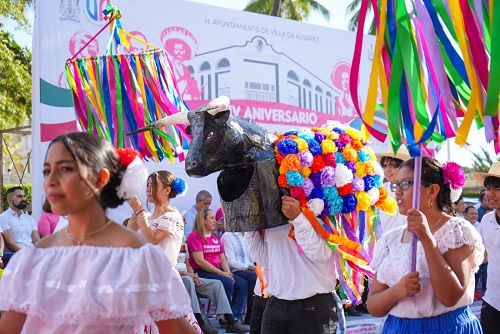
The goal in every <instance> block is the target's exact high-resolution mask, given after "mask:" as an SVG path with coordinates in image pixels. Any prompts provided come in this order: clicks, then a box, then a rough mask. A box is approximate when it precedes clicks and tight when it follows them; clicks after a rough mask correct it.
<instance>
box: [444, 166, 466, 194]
mask: <svg viewBox="0 0 500 334" xmlns="http://www.w3.org/2000/svg"><path fill="white" fill-rule="evenodd" d="M443 179H444V184H449V185H450V199H451V202H452V203H455V202H456V201H458V199H459V198H460V195H461V194H462V187H463V186H464V184H465V173H464V171H463V169H462V167H460V165H458V164H457V163H455V162H451V161H450V162H446V163H444V164H443Z"/></svg>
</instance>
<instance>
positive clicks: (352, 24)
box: [346, 0, 376, 35]
mask: <svg viewBox="0 0 500 334" xmlns="http://www.w3.org/2000/svg"><path fill="white" fill-rule="evenodd" d="M361 1H362V0H353V1H352V2H351V3H350V4H349V5H348V6H347V13H346V15H352V16H351V18H350V19H349V23H348V24H347V29H349V30H351V31H355V30H356V29H357V28H358V23H359V12H360V9H361ZM370 14H373V9H372V3H371V2H369V3H368V13H367V17H368V16H369V15H370ZM368 33H369V34H370V35H375V33H376V24H375V19H372V21H371V23H370V29H369V30H368Z"/></svg>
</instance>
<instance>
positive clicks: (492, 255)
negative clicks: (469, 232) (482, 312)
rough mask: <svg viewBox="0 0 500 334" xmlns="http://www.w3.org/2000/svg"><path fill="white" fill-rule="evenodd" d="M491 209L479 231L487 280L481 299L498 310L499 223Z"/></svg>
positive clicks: (499, 291) (499, 298) (499, 271)
mask: <svg viewBox="0 0 500 334" xmlns="http://www.w3.org/2000/svg"><path fill="white" fill-rule="evenodd" d="M495 212H496V210H493V211H492V212H490V213H487V214H485V215H484V216H483V219H481V224H480V228H479V231H480V233H481V236H482V237H483V243H484V248H485V249H486V251H487V252H488V280H487V281H486V293H485V295H484V297H483V300H484V301H485V302H487V303H488V304H490V305H491V306H493V307H494V308H495V309H497V311H500V252H499V250H500V225H498V223H497V221H496V218H495V214H496V213H495Z"/></svg>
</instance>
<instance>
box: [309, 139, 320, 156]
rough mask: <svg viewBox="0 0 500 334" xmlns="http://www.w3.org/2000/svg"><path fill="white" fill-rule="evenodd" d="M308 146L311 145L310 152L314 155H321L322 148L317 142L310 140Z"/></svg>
mask: <svg viewBox="0 0 500 334" xmlns="http://www.w3.org/2000/svg"><path fill="white" fill-rule="evenodd" d="M307 144H308V145H309V151H311V154H312V155H321V153H322V150H321V146H320V145H319V143H318V142H317V141H316V140H308V141H307Z"/></svg>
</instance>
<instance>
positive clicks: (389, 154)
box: [375, 144, 411, 161]
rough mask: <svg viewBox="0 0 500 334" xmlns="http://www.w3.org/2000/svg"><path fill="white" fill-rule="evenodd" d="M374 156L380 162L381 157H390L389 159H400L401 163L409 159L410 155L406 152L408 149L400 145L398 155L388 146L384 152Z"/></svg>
mask: <svg viewBox="0 0 500 334" xmlns="http://www.w3.org/2000/svg"><path fill="white" fill-rule="evenodd" d="M375 156H376V157H377V160H378V161H380V159H382V158H383V157H391V158H396V159H401V160H403V161H406V160H409V159H411V156H410V153H409V152H408V149H407V148H406V146H405V145H401V146H400V147H399V149H398V153H396V154H394V151H393V150H392V146H391V145H390V144H389V146H388V147H387V151H386V152H382V153H375Z"/></svg>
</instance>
